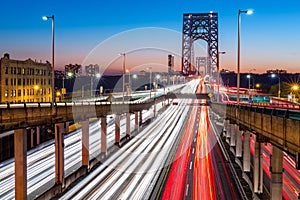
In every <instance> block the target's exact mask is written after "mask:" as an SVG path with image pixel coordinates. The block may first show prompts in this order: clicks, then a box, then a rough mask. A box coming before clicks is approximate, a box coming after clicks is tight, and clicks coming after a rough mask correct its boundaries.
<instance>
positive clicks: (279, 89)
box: [271, 70, 281, 98]
mask: <svg viewBox="0 0 300 200" xmlns="http://www.w3.org/2000/svg"><path fill="white" fill-rule="evenodd" d="M271 77H272V78H275V77H276V75H275V74H271ZM277 77H278V98H280V96H281V95H280V93H281V88H280V75H279V70H277Z"/></svg>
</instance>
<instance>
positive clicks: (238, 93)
mask: <svg viewBox="0 0 300 200" xmlns="http://www.w3.org/2000/svg"><path fill="white" fill-rule="evenodd" d="M241 13H246V14H247V15H251V14H253V11H252V10H239V12H238V57H237V100H236V101H237V104H240V45H241V44H240V43H241V41H240V40H241V30H240V29H241Z"/></svg>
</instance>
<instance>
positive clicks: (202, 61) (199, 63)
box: [196, 57, 208, 75]
mask: <svg viewBox="0 0 300 200" xmlns="http://www.w3.org/2000/svg"><path fill="white" fill-rule="evenodd" d="M207 66H208V60H207V57H196V67H197V74H200V72H201V68H203V74H204V75H205V74H206V71H207Z"/></svg>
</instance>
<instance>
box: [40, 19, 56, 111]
mask: <svg viewBox="0 0 300 200" xmlns="http://www.w3.org/2000/svg"><path fill="white" fill-rule="evenodd" d="M42 19H43V20H44V21H47V20H48V19H51V21H52V70H51V72H52V77H51V78H52V105H53V103H54V99H55V86H54V15H52V16H43V17H42Z"/></svg>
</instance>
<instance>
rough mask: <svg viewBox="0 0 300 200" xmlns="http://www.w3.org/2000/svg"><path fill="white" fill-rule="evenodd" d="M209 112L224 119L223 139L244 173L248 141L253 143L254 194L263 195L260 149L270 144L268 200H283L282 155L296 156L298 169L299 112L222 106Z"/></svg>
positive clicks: (246, 168) (248, 157)
mask: <svg viewBox="0 0 300 200" xmlns="http://www.w3.org/2000/svg"><path fill="white" fill-rule="evenodd" d="M211 108H212V110H213V111H214V112H215V113H218V115H219V116H221V117H222V118H224V119H225V121H224V129H223V135H224V137H226V141H228V143H229V144H230V146H231V147H232V149H233V151H234V154H235V156H236V157H242V158H243V163H242V166H243V171H244V172H250V148H249V146H250V144H249V143H250V138H251V140H254V145H253V149H254V153H253V160H254V164H253V188H254V189H253V190H254V192H255V193H257V194H262V193H263V177H264V175H263V163H264V159H263V155H264V153H263V149H264V146H265V145H266V144H268V143H270V144H272V149H271V155H272V156H270V161H269V163H270V167H269V171H268V174H269V177H270V198H271V199H282V194H283V193H282V188H283V166H284V165H285V164H284V162H283V161H284V160H285V159H283V157H284V152H286V153H288V154H290V155H294V156H295V158H296V159H295V165H296V168H297V169H298V170H299V169H300V161H299V157H300V153H299V152H300V111H299V110H296V109H280V108H272V107H261V106H251V105H236V104H223V103H211ZM252 133H254V134H255V136H254V135H253V134H252ZM251 135H252V137H251ZM253 138H254V139H253ZM296 172H298V171H297V170H296ZM296 174H297V173H296ZM296 179H297V180H299V179H298V178H296ZM294 190H295V191H294V192H296V194H298V193H299V191H297V190H298V189H294ZM294 194H295V193H294ZM299 197H300V194H299Z"/></svg>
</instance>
